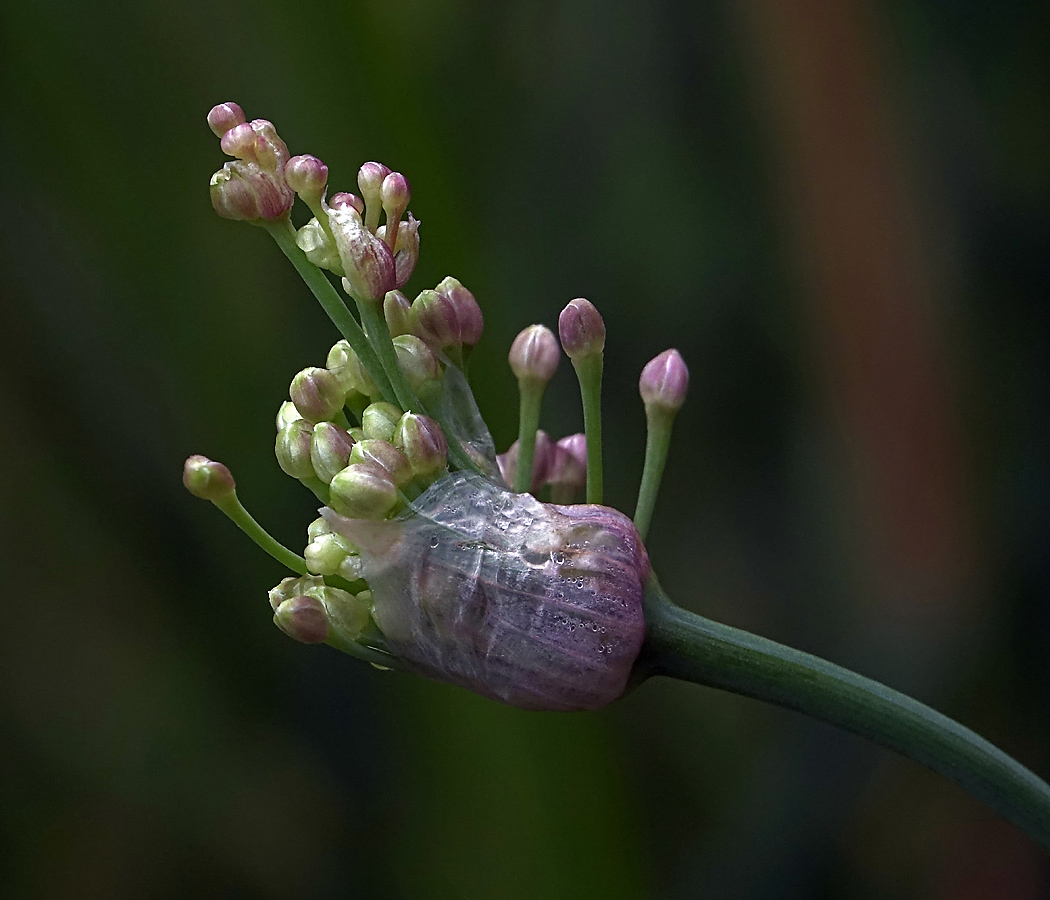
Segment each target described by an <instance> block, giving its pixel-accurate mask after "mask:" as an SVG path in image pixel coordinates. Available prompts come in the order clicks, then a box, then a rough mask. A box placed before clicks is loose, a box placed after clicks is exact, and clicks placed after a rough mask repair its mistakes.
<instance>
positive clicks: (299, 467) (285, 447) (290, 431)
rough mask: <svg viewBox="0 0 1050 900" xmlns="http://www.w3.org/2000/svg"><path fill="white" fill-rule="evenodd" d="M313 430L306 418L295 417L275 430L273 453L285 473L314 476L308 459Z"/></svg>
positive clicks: (293, 476) (306, 476) (302, 476)
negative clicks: (275, 439) (275, 437)
mask: <svg viewBox="0 0 1050 900" xmlns="http://www.w3.org/2000/svg"><path fill="white" fill-rule="evenodd" d="M313 432H314V429H313V426H312V425H311V424H310V423H309V422H307V421H306V419H296V420H295V421H294V422H291V423H290V424H288V425H285V426H284V428H282V429H281V430H280V431H278V432H277V441H276V443H275V444H274V454H275V455H276V456H277V464H278V465H279V466H280V467H281V471H282V472H284V474H285V475H291V476H292V478H299V479H303V478H313V477H315V473H314V467H313V462H312V460H311V459H310V447H311V444H312V442H313Z"/></svg>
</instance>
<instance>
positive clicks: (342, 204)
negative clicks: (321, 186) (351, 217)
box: [328, 191, 365, 216]
mask: <svg viewBox="0 0 1050 900" xmlns="http://www.w3.org/2000/svg"><path fill="white" fill-rule="evenodd" d="M328 208H329V209H352V210H354V211H355V212H356V213H357V214H358V215H361V216H363V215H364V214H365V201H364V200H362V199H361V198H360V197H358V196H357V194H348V193H346V191H340V192H339V193H337V194H332V196H331V199H329V201H328Z"/></svg>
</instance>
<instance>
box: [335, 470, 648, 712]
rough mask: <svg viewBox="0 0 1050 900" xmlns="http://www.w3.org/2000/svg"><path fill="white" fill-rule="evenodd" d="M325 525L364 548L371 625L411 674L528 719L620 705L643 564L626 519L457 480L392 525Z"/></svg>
mask: <svg viewBox="0 0 1050 900" xmlns="http://www.w3.org/2000/svg"><path fill="white" fill-rule="evenodd" d="M325 517H326V518H327V519H328V521H329V524H330V525H331V527H332V529H333V530H334V531H336V532H337V533H339V534H342V535H343V536H345V537H347V538H349V540H350V541H351V542H353V544H354V545H355V546H356V547H357V548H359V550H360V553H361V560H362V575H363V577H364V578H366V579H367V580H368V582H369V585H370V587H371V590H372V599H373V602H374V610H375V611H374V618H375V621H376V623H377V625H378V626H379V628H380V629H381V630H382V632H383V635H384V637H385V638H386V642H387V644H388V646H389V647H390V650H391V652H393V653H395V654H396V655H397V656H398V657H399V658H400V659H401V660H402V661H403V662H404V663H405V664H406V666H408V667H409V668H410V669H412V670H413V671H415V672H417V673H418V674H421V675H425V676H427V677H429V678H433V679H435V680H438V681H445V682H449V683H452V684H457V685H460V686H462V687H466V688H469V689H470V690H473V691H476V692H477V693H479V694H483V695H484V696H486V697H491V698H492V699H494V700H500V701H502V702H504V703H508V704H510V705H511V706H517V707H520V708H522V709H534V710H558V711H566V712H567V711H572V710H582V709H598V708H600V707H602V706H605V705H606V704H607V703H610V702H611V701H613V700H615V699H617V698H618V697H620V696H621V695H622V694H623V692H624V689H625V687H626V685H627V681H628V678H629V677H630V674H631V670H632V667H633V666H634V662H635V660H636V659H637V657H638V653H639V651H640V650H641V646H642V641H643V639H644V637H645V622H644V620H643V617H642V586H643V584H644V582H645V579H646V578H647V577H648V574H649V558H648V555H647V554H646V551H645V547H644V545H643V544H642V540H641V538H640V537H639V535H638V532H637V530H636V529H635V527H634V524H633V523H632V522H631V521H630V519H628V518H627V517H626V516H624V515H622V514H621V513H619V512H616V511H615V510H612V509H608V508H607V507H603V506H553V505H550V504H543V503H540V502H538V501H537V500H535V499H534V498H533V497H531V496H529V495H528V494H514V493H511V492H510V491H508V490H506V489H505V488H503V487H501V486H499V485H497V484H496V483H495V482H492V481H489V480H487V479H485V478H482V477H480V476H477V475H474V474H468V473H464V472H457V473H455V474H453V475H449V476H448V477H446V478H443V479H441V480H440V481H438V482H436V483H435V484H434V485H433V486H432V487H431V488H430V489H429V490H428V491H427V492H426V493H424V494H423V495H422V496H421V497H420V498H419V500H417V501H416V502H415V503H414V504H413V508H412V510H411V511H410V512H408V513H405V514H402V515H401V516H399V517H398V519H396V520H394V521H363V520H359V519H348V518H344V517H343V516H339V515H336V514H334V513H332V512H331V511H330V510H326V511H325Z"/></svg>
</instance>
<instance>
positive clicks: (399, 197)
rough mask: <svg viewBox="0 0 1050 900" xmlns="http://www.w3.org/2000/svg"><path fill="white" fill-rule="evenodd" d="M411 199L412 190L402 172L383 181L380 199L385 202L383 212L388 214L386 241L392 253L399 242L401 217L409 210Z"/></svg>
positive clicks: (392, 174) (390, 175)
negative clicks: (398, 234)
mask: <svg viewBox="0 0 1050 900" xmlns="http://www.w3.org/2000/svg"><path fill="white" fill-rule="evenodd" d="M410 197H411V190H410V188H409V186H408V179H407V178H405V176H404V175H402V174H401V173H400V172H391V173H390V174H389V175H387V176H386V178H384V179H383V184H382V187H381V188H380V199H381V200H382V201H383V211H384V212H385V213H386V232H385V240H386V244H387V246H388V247H389V248H390V249H391V251H393V250H394V247H395V244H396V241H397V233H398V224H399V223H400V221H401V217H402V216H403V215H404V214H405V210H406V209H408V201H409V198H410Z"/></svg>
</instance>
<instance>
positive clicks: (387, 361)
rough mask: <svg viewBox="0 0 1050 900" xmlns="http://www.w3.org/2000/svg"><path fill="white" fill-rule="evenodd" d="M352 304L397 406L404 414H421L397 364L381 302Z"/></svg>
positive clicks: (418, 402) (355, 300) (421, 409)
mask: <svg viewBox="0 0 1050 900" xmlns="http://www.w3.org/2000/svg"><path fill="white" fill-rule="evenodd" d="M354 302H355V303H357V311H358V312H359V313H360V314H361V324H362V325H364V327H365V334H366V335H367V336H368V340H369V341H371V343H372V347H373V348H374V349H375V352H376V355H377V356H378V357H379V362H380V364H381V365H382V366H383V371H384V372H386V376H387V378H388V379H389V380H390V384H391V385H392V386H393V388H394V397H395V399H396V402H397V405H398V406H400V407H401V409H403V410H404V411H405V412H423V404H422V403H421V402H420V400H419V397H417V396H416V392H415V391H414V390H412V385H410V384H409V383H408V379H407V378H405V373H404V372H402V371H401V366H399V365H398V363H397V351H396V350H395V349H394V342H393V340H392V339H391V337H390V329H389V328H388V327H387V324H386V319H385V318H384V317H383V306H382V301H381V300H380V301H375V300H360V299H358V298H357V297H354Z"/></svg>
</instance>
